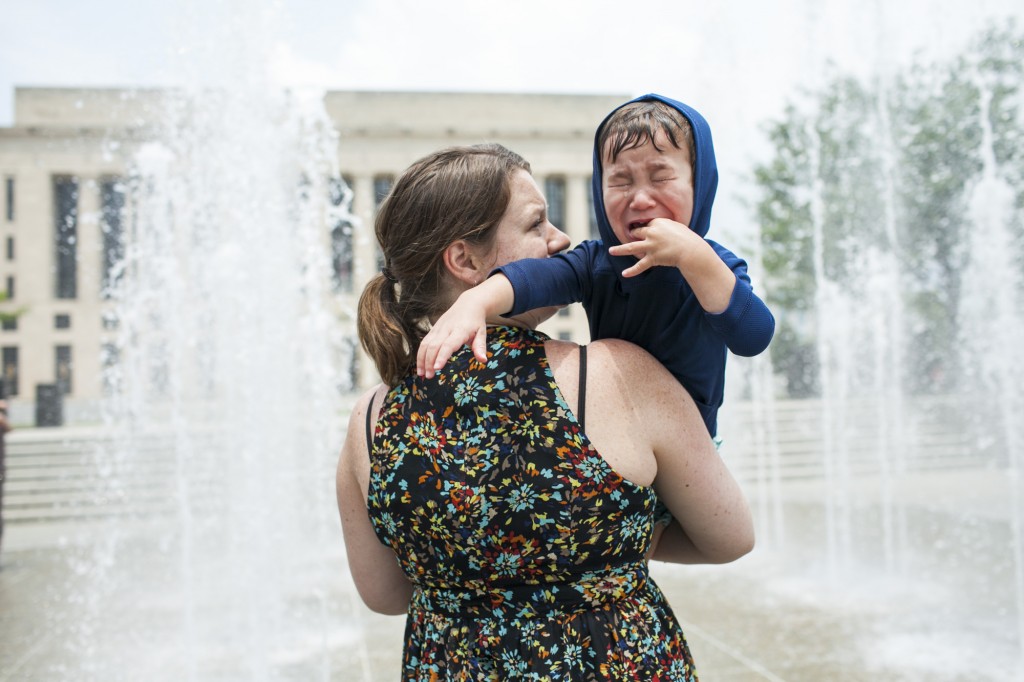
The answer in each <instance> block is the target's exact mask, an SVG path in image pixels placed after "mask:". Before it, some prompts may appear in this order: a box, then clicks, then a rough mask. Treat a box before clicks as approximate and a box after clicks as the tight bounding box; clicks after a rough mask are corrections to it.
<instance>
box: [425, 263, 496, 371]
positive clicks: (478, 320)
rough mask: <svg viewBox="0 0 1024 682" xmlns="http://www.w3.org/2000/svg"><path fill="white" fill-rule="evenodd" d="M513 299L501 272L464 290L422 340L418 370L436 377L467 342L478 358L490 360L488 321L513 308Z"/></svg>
mask: <svg viewBox="0 0 1024 682" xmlns="http://www.w3.org/2000/svg"><path fill="white" fill-rule="evenodd" d="M514 301H515V291H514V290H513V289H512V283H511V282H509V281H508V278H507V277H505V275H503V274H500V273H499V274H496V275H494V276H493V277H490V278H488V279H486V280H484V282H483V283H481V284H478V285H477V286H475V287H473V288H472V289H467V290H466V291H463V292H462V293H461V294H459V297H458V298H457V299H455V303H453V304H452V307H451V308H449V309H448V311H447V312H446V313H445V314H443V315H441V317H439V318H438V319H437V322H435V323H434V325H433V326H432V327H431V328H430V331H429V332H427V335H426V336H424V337H423V341H421V342H420V347H419V350H418V351H417V352H416V374H417V375H418V376H421V377H426V378H427V379H432V378H434V373H435V372H436V371H437V370H439V369H441V368H442V367H444V365H445V363H446V362H448V358H450V357H451V356H452V353H454V352H455V351H457V350H458V349H459V348H461V347H462V346H464V345H465V344H467V343H472V349H473V356H474V357H475V358H476V359H477V360H479V361H480V362H487V321H488V319H491V318H497V317H498V316H499V315H500V314H501V313H504V312H506V311H508V310H509V309H511V308H512V304H513V303H514Z"/></svg>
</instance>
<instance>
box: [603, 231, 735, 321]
mask: <svg viewBox="0 0 1024 682" xmlns="http://www.w3.org/2000/svg"><path fill="white" fill-rule="evenodd" d="M631 234H632V235H633V236H634V237H635V238H637V241H632V242H629V243H627V244H619V245H617V246H613V247H611V248H610V249H608V253H610V254H612V255H613V256H635V257H636V258H637V262H636V263H635V264H634V265H633V266H631V267H628V268H626V269H625V270H623V271H622V275H623V277H635V276H636V275H639V274H640V273H642V272H645V271H647V270H649V269H651V268H652V267H654V266H656V265H664V266H668V267H674V268H677V269H678V270H679V272H680V273H682V275H683V279H685V280H686V283H687V284H689V285H690V288H691V289H692V290H693V294H694V296H696V297H697V301H698V302H699V303H700V307H701V308H703V309H704V311H705V312H708V313H711V314H713V315H717V314H719V313H722V312H725V310H726V309H727V308H728V307H729V302H730V299H731V298H732V293H733V287H734V286H735V284H736V276H735V275H734V274H733V273H732V271H731V270H730V269H729V266H728V265H726V264H725V263H724V262H723V261H722V259H721V258H719V256H718V254H717V253H715V250H714V249H713V248H712V246H711V244H710V243H709V242H708V241H706V240H705V239H704V238H703V237H701V236H700V235H698V234H697V233H696V232H694V231H693V230H691V229H690V228H689V227H687V226H686V225H683V224H682V223H677V222H676V221H674V220H670V219H668V218H655V219H654V220H652V221H650V222H649V223H647V225H646V226H645V227H641V228H637V229H635V230H632V232H631Z"/></svg>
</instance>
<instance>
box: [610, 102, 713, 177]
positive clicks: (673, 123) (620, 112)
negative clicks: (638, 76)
mask: <svg viewBox="0 0 1024 682" xmlns="http://www.w3.org/2000/svg"><path fill="white" fill-rule="evenodd" d="M659 130H663V131H665V134H666V135H667V136H668V139H669V141H670V142H671V143H672V146H674V147H675V148H676V149H682V148H683V147H682V145H683V144H686V145H687V148H688V150H689V152H690V165H691V166H692V165H693V163H694V161H695V160H696V158H697V156H696V155H697V150H696V146H695V145H694V142H693V130H692V129H691V127H690V122H689V121H687V120H686V117H685V116H683V115H682V114H681V113H679V112H678V111H677V110H676V109H675V108H673V107H670V106H669V105H667V104H665V103H664V102H659V101H657V100H644V101H641V102H633V103H631V104H627V105H625V106H623V107H621V108H619V109H617V110H616V111H615V112H614V113H613V114H612V115H611V116H609V117H608V120H607V121H605V122H604V125H603V126H602V127H601V132H600V134H599V135H598V138H597V144H598V149H599V150H600V151H601V159H602V161H603V160H604V159H605V158H607V159H609V160H611V161H615V159H616V158H618V156H619V153H621V152H622V151H624V150H626V149H633V148H635V147H642V146H644V145H645V144H647V143H648V142H650V143H651V145H652V146H653V147H654V148H655V149H657V150H658V151H659V152H660V151H662V149H661V147H659V146H658V145H657V144H655V142H654V138H655V136H656V135H657V134H658V131H659ZM609 141H611V148H610V149H608V150H606V149H605V146H606V144H607V143H608V142H609Z"/></svg>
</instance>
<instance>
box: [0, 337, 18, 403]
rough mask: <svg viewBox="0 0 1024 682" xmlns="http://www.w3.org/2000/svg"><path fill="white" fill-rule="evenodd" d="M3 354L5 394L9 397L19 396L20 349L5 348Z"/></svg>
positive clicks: (13, 347)
mask: <svg viewBox="0 0 1024 682" xmlns="http://www.w3.org/2000/svg"><path fill="white" fill-rule="evenodd" d="M2 354H3V358H2V361H3V364H4V368H3V369H4V373H3V380H4V393H5V394H6V395H8V396H12V395H18V347H17V346H4V347H3V351H2Z"/></svg>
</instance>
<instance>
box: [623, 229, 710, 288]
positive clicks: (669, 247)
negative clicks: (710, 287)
mask: <svg viewBox="0 0 1024 682" xmlns="http://www.w3.org/2000/svg"><path fill="white" fill-rule="evenodd" d="M631 234H632V235H634V236H636V237H639V241H635V242H629V243H628V244H619V245H616V246H612V247H610V248H609V249H608V253H610V254H611V255H613V256H635V257H636V258H637V259H638V260H637V262H636V264H635V265H633V266H631V267H628V268H626V269H625V270H623V271H622V276H623V277H636V276H637V275H639V274H640V273H642V272H646V271H647V270H650V269H651V268H653V267H654V266H655V265H665V266H669V267H673V268H679V270H680V271H682V272H683V274H684V276H685V274H686V273H685V264H686V260H687V257H688V256H690V255H691V254H692V252H693V251H694V250H696V249H701V248H707V243H706V242H705V241H704V240H703V239H701V238H700V237H699V236H697V234H696V233H695V232H693V230H691V229H690V228H689V227H687V226H686V225H683V224H682V223H677V222H676V221H674V220H669V219H668V218H655V219H654V220H652V221H651V222H649V223H647V225H646V226H645V227H640V228H637V229H635V230H632V232H631Z"/></svg>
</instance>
